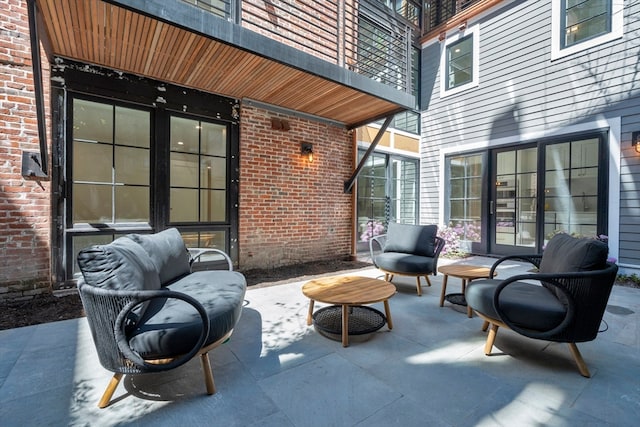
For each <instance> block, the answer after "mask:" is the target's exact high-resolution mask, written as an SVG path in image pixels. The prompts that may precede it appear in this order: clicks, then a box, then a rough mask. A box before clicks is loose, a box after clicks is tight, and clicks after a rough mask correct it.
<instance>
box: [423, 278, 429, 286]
mask: <svg viewBox="0 0 640 427" xmlns="http://www.w3.org/2000/svg"><path fill="white" fill-rule="evenodd" d="M424 280H426V281H427V286H431V280H429V276H424Z"/></svg>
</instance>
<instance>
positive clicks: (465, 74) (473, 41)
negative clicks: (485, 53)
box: [440, 25, 480, 97]
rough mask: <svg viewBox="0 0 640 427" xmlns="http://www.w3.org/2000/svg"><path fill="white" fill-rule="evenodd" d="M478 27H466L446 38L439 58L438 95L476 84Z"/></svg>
mask: <svg viewBox="0 0 640 427" xmlns="http://www.w3.org/2000/svg"><path fill="white" fill-rule="evenodd" d="M479 33H480V32H479V28H478V26H477V25H475V26H473V27H471V28H468V29H467V30H466V31H464V32H461V33H458V34H456V35H454V36H453V37H450V38H449V39H447V41H446V43H445V45H444V47H443V49H442V57H441V60H440V73H441V78H440V96H441V97H442V96H448V95H452V94H454V93H458V92H460V91H463V90H466V89H469V88H471V87H475V86H477V85H478V81H479V79H478V77H479V76H478V74H479V69H480V67H479V49H478V44H479V36H480V34H479Z"/></svg>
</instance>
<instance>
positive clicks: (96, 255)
mask: <svg viewBox="0 0 640 427" xmlns="http://www.w3.org/2000/svg"><path fill="white" fill-rule="evenodd" d="M210 251H214V252H215V253H216V254H217V256H218V257H221V258H223V259H225V260H226V261H227V263H228V266H229V270H228V271H227V270H210V271H197V272H193V273H192V272H191V264H192V263H193V261H194V259H195V257H198V256H200V255H202V254H203V253H205V252H210ZM194 253H195V256H190V253H189V252H188V250H187V248H186V247H185V245H184V242H183V241H182V238H181V237H180V234H179V233H178V231H177V230H175V229H169V230H165V231H163V232H160V233H157V234H153V235H128V236H125V237H121V238H118V239H116V240H114V241H113V242H112V243H110V244H108V245H99V246H92V247H90V248H86V249H84V250H82V251H80V253H79V255H78V265H79V266H80V269H81V271H82V274H83V277H82V278H81V279H80V280H79V283H78V290H79V292H80V297H81V299H82V304H83V306H84V309H85V312H86V315H87V320H88V323H89V328H90V330H91V334H92V336H93V341H94V344H95V347H96V350H97V353H98V357H99V360H100V363H101V364H102V366H103V367H104V368H105V369H107V370H109V371H111V372H113V373H114V375H113V377H112V379H111V382H110V383H109V385H108V386H107V388H106V390H105V392H104V394H103V396H102V398H101V399H100V402H99V403H98V406H99V407H100V408H104V407H106V406H108V405H109V404H110V402H111V397H112V395H113V393H114V391H115V390H116V388H117V386H118V384H119V382H120V380H121V379H122V376H123V375H125V374H144V373H150V372H159V371H166V370H169V369H174V368H176V367H178V366H180V365H182V364H184V363H186V362H188V361H189V360H191V359H192V358H193V357H195V356H196V355H199V356H200V359H201V362H202V368H203V371H204V377H205V385H206V390H207V393H208V394H214V393H215V385H214V381H213V374H212V371H211V365H210V361H209V355H208V353H209V351H210V350H212V349H213V348H215V347H217V346H218V345H220V344H221V343H223V342H225V341H226V340H227V339H228V338H229V337H230V336H231V333H232V331H233V328H234V326H235V325H236V323H237V321H238V319H239V318H240V314H241V310H242V304H243V302H244V295H245V291H246V281H245V278H244V276H242V275H241V274H240V273H237V272H234V271H231V269H232V264H231V260H230V259H229V257H228V256H227V255H226V254H225V253H224V252H222V251H219V250H216V249H213V250H206V251H205V250H201V249H196V250H195V251H194Z"/></svg>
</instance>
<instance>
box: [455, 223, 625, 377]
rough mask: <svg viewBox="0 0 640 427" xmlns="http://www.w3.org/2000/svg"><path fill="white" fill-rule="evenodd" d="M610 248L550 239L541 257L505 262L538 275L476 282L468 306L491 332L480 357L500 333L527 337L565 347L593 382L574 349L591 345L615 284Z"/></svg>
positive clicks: (565, 237) (582, 241)
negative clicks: (520, 264)
mask: <svg viewBox="0 0 640 427" xmlns="http://www.w3.org/2000/svg"><path fill="white" fill-rule="evenodd" d="M607 253H608V247H607V245H606V244H604V243H603V242H599V241H597V240H595V239H586V238H583V239H577V238H574V237H571V236H569V235H566V234H559V235H556V236H554V237H553V239H552V240H551V241H550V242H549V243H548V245H547V248H546V250H545V251H544V253H543V254H541V255H512V256H506V257H503V258H500V259H499V260H498V261H496V262H495V263H494V265H493V266H492V268H491V274H493V273H494V272H495V270H496V268H497V267H498V266H499V265H500V264H502V263H503V262H505V261H508V260H518V261H528V262H530V263H531V264H532V265H533V266H534V267H536V268H538V271H539V272H536V273H529V274H520V275H516V276H512V277H509V278H507V279H504V280H497V279H487V280H474V281H473V282H471V283H470V284H469V285H468V286H467V289H466V292H465V296H466V300H467V304H469V305H470V306H471V307H472V308H473V310H475V312H476V313H477V314H478V316H479V317H481V318H482V319H483V320H484V323H483V325H482V330H483V331H486V330H487V329H488V328H489V333H488V335H487V341H486V344H485V348H484V352H485V354H486V355H490V354H491V352H492V349H493V345H494V342H495V339H496V334H497V332H498V328H500V327H503V328H509V329H511V330H513V331H514V332H516V333H518V334H520V335H524V336H525V337H529V338H534V339H539V340H546V341H554V342H565V343H567V344H568V345H569V349H570V351H571V354H572V356H573V359H574V360H575V362H576V364H577V366H578V370H579V371H580V374H581V375H583V376H584V377H587V378H589V377H590V376H591V374H590V372H589V369H588V368H587V365H586V363H585V361H584V359H583V358H582V355H581V354H580V351H579V350H578V346H577V345H576V343H579V342H588V341H592V340H594V339H595V338H596V336H597V335H598V330H599V328H600V323H601V321H602V317H603V315H604V311H605V309H606V306H607V301H608V300H609V295H610V293H611V288H612V287H613V284H614V282H615V279H616V274H617V272H618V266H617V265H616V264H612V263H609V262H607Z"/></svg>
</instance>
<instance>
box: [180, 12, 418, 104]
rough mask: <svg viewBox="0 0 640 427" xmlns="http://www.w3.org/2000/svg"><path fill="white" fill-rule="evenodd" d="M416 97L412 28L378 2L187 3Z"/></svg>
mask: <svg viewBox="0 0 640 427" xmlns="http://www.w3.org/2000/svg"><path fill="white" fill-rule="evenodd" d="M183 1H185V2H187V3H191V4H194V5H196V6H198V7H200V8H202V9H204V10H207V11H209V12H211V13H213V14H215V15H218V16H220V17H221V18H223V19H227V20H229V21H231V22H235V23H237V24H239V25H242V26H243V27H244V28H246V29H249V30H251V31H255V32H257V33H259V34H262V35H264V36H266V37H269V38H271V39H274V40H277V41H279V42H281V43H283V44H287V45H289V46H292V47H295V48H296V49H299V50H301V51H303V52H306V53H308V54H311V55H314V56H317V57H319V58H321V59H323V60H325V61H329V62H332V63H335V64H337V65H339V66H341V67H345V68H348V69H350V70H352V71H355V72H357V73H360V74H363V75H365V76H367V77H369V78H371V79H372V80H376V81H379V82H381V83H384V84H386V85H389V86H392V87H395V88H396V89H398V90H401V91H404V92H408V93H411V92H412V87H411V40H412V27H411V26H410V25H409V24H408V23H406V22H404V21H402V20H400V19H398V18H397V17H396V16H395V15H394V13H393V10H392V9H387V8H385V7H381V3H380V2H379V1H377V0H369V1H362V0H322V1H316V0H302V1H300V0H298V1H294V0H269V1H265V0H183Z"/></svg>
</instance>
